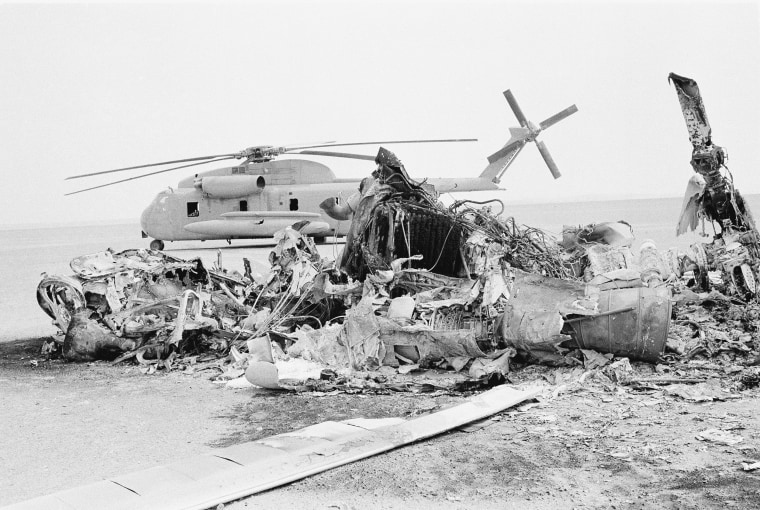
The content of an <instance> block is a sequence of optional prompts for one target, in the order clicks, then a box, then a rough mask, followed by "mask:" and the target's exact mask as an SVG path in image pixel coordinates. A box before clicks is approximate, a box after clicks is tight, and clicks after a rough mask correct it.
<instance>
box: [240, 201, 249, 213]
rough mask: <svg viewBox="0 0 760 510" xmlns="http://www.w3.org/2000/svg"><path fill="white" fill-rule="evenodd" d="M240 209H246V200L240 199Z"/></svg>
mask: <svg viewBox="0 0 760 510" xmlns="http://www.w3.org/2000/svg"><path fill="white" fill-rule="evenodd" d="M240 210H241V211H247V210H248V200H241V201H240Z"/></svg>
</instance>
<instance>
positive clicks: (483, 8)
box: [0, 1, 760, 225]
mask: <svg viewBox="0 0 760 510" xmlns="http://www.w3.org/2000/svg"><path fill="white" fill-rule="evenodd" d="M758 43H760V31H759V30H758V5H757V3H755V2H737V3H728V2H707V3H692V2H689V3H687V2H657V3H655V2H651V3H650V2H606V3H592V2H569V1H565V2H555V3H548V2H530V3H527V2H526V3H521V2H505V1H493V2H490V1H467V2H464V1H461V2H460V1H451V2H432V1H430V2H427V1H405V2H319V3H316V2H314V3H311V2H309V3H307V2H295V1H289V2H282V1H278V2H265V1H259V2H253V3H251V2H248V3H245V4H243V3H222V4H221V5H219V4H204V3H182V2H179V3H165V4H152V3H127V4H104V5H74V4H36V3H24V4H1V5H0V176H2V195H0V224H5V225H8V224H18V223H42V224H44V223H50V224H53V223H58V222H76V221H90V220H111V219H132V220H135V221H136V220H137V218H138V217H139V214H140V211H141V210H142V209H143V208H144V206H145V205H147V204H148V202H150V200H151V199H152V197H153V196H154V195H155V193H157V192H158V191H159V190H161V189H163V188H165V187H166V186H176V183H177V181H178V180H180V179H181V178H182V177H185V176H187V175H191V174H192V173H194V170H193V169H190V170H179V171H176V172H173V173H169V174H162V175H158V176H154V177H150V178H146V179H142V180H139V181H133V182H130V183H126V184H122V185H118V186H113V187H109V188H104V189H101V190H97V191H93V192H88V193H84V194H79V195H75V196H70V197H64V196H63V193H64V192H67V191H73V190H76V189H79V188H81V187H87V186H91V185H96V184H100V183H103V182H107V181H108V179H107V178H104V179H91V180H87V181H81V180H80V181H66V182H64V180H63V179H64V178H65V177H66V176H68V175H73V174H79V173H85V172H92V171H98V170H106V169H110V168H117V167H122V166H129V165H133V164H141V163H148V162H154V161H163V160H168V159H179V158H185V157H193V156H201V155H206V154H217V153H226V152H234V151H237V150H241V149H243V148H245V147H248V146H251V145H260V144H274V145H281V144H295V143H301V142H318V141H327V140H337V141H355V140H377V139H404V138H440V137H477V138H479V139H480V142H478V143H472V144H456V145H455V144H451V145H427V146H425V145H420V146H410V145H407V146H395V147H392V149H393V150H394V151H395V152H396V153H397V154H398V155H399V157H400V158H401V159H402V161H403V162H404V163H405V165H406V167H407V170H408V171H409V173H410V174H411V175H413V176H415V177H426V176H430V177H432V176H475V175H477V174H478V173H480V171H481V170H482V168H483V167H484V166H485V165H486V160H485V157H486V156H487V155H488V154H490V153H492V152H494V151H496V150H497V149H499V148H500V147H501V146H502V145H503V144H504V142H506V140H507V138H508V132H507V128H508V127H510V126H516V125H517V121H516V119H515V118H514V116H513V114H512V112H511V111H510V110H509V108H508V107H507V103H506V101H505V100H504V98H503V96H502V91H503V90H505V89H507V88H510V89H512V91H513V92H514V93H515V95H516V97H517V99H518V101H519V102H520V104H521V106H522V108H523V111H524V112H525V114H526V115H527V117H528V118H529V119H531V120H532V121H533V122H535V123H538V122H540V121H541V120H543V119H544V118H546V117H548V116H550V115H552V114H554V113H555V112H557V111H559V110H561V109H563V108H565V107H567V106H569V105H570V104H573V103H575V104H576V105H577V106H578V108H579V112H578V113H576V114H575V115H573V116H571V117H569V118H568V119H566V120H564V121H562V122H561V123H559V124H557V125H555V126H553V127H552V128H550V129H549V130H547V131H546V132H545V133H542V135H541V139H542V140H543V141H544V142H545V143H546V144H547V146H548V147H549V149H550V151H551V152H552V154H553V156H554V159H555V161H556V162H557V164H558V165H559V167H560V169H561V170H562V172H563V177H562V178H561V179H560V180H557V181H554V180H553V179H552V178H551V176H550V174H549V172H548V170H547V169H546V167H545V165H544V163H543V161H542V160H541V158H540V155H539V154H538V151H537V150H536V148H535V147H527V148H526V149H525V150H524V151H523V152H522V154H521V155H520V156H519V159H518V160H517V161H516V162H515V163H514V164H513V166H512V167H511V168H510V169H509V170H508V172H507V174H506V176H505V178H504V180H503V182H502V184H503V185H504V187H505V188H506V190H507V191H505V192H504V193H503V196H504V197H505V198H506V200H507V201H513V202H518V201H520V202H524V201H535V202H541V201H572V200H587V199H592V198H624V197H655V196H678V195H680V194H682V193H683V190H684V189H685V185H686V181H687V179H688V178H689V177H690V176H691V175H692V170H691V167H690V166H689V159H690V155H691V145H690V144H689V141H688V138H687V132H686V127H685V125H684V121H683V117H682V115H681V111H680V108H679V105H678V101H677V98H676V93H675V90H674V89H673V86H672V85H669V84H668V81H667V76H668V73H669V72H671V71H672V72H676V73H678V74H681V75H685V76H688V77H691V78H694V79H696V80H697V82H698V83H699V86H700V88H701V91H702V95H703V97H704V100H705V105H706V108H707V114H708V118H709V121H710V123H711V125H712V127H713V139H714V141H715V142H716V143H717V144H719V145H723V146H725V147H726V148H727V149H728V153H729V161H728V163H729V167H730V168H731V169H732V171H733V173H734V177H735V180H736V183H737V186H738V187H739V189H740V190H741V191H742V192H744V193H745V194H746V193H757V192H760V143H758V142H759V141H760V136H758V135H759V134H760V133H759V131H760V130H758V122H760V120H759V118H760V116H758V113H760V108H758V95H759V94H758V81H759V80H758V78H759V77H760V74H759V72H758V71H759V70H758ZM375 150H376V148H373V149H365V153H370V154H372V153H374V152H375ZM354 151H355V152H359V151H360V149H354ZM320 161H322V162H324V163H326V164H328V165H330V166H331V167H332V168H333V169H334V171H335V172H336V174H337V175H338V176H340V177H348V176H354V177H363V176H365V175H366V174H368V173H369V172H370V171H371V169H372V166H373V165H372V164H371V163H370V162H362V161H354V160H335V159H325V158H323V159H321V160H320ZM200 169H203V167H200ZM128 175H131V174H124V175H123V176H124V177H126V176H128ZM119 177H122V175H119V174H117V175H116V178H119Z"/></svg>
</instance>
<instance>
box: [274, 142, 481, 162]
mask: <svg viewBox="0 0 760 510" xmlns="http://www.w3.org/2000/svg"><path fill="white" fill-rule="evenodd" d="M477 141H478V139H477V138H446V139H440V140H380V141H377V142H351V143H331V144H324V145H308V146H304V147H292V148H290V149H288V150H287V152H290V151H296V150H300V149H319V148H321V147H345V146H347V145H383V144H391V143H448V142H477ZM373 159H374V158H373Z"/></svg>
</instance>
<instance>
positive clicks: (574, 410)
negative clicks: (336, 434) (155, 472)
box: [0, 341, 760, 509]
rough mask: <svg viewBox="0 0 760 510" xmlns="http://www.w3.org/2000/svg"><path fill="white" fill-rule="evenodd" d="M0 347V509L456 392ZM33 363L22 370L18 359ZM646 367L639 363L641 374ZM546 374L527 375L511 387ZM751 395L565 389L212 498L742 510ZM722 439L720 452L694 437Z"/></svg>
mask: <svg viewBox="0 0 760 510" xmlns="http://www.w3.org/2000/svg"><path fill="white" fill-rule="evenodd" d="M39 344H40V341H30V342H20V343H19V342H14V343H2V344H0V374H1V375H0V395H2V396H3V397H2V400H3V402H2V403H3V405H2V408H3V418H2V420H0V465H2V466H3V471H4V473H3V476H2V477H0V504H3V505H4V504H9V503H12V502H16V501H20V500H23V499H27V498H31V497H34V496H38V495H42V494H45V493H49V492H53V491H57V490H62V489H65V488H68V487H71V486H75V485H81V484H85V483H89V482H93V481H97V480H100V479H102V478H103V477H106V476H110V475H115V474H118V473H125V472H129V471H134V470H137V469H144V468H148V467H151V466H155V465H160V464H165V463H168V462H170V461H174V460H178V459H180V458H182V457H185V456H189V455H194V454H198V453H202V452H205V451H208V450H209V449H212V448H214V447H219V446H226V445H229V444H233V443H238V442H243V441H250V440H254V439H257V438H261V437H265V436H268V435H272V434H277V433H280V432H285V431H290V430H294V429H298V428H301V427H303V426H306V425H310V424H313V423H318V422H321V421H325V420H340V419H345V418H349V417H358V416H364V417H384V416H406V417H410V416H415V415H418V414H420V413H427V412H431V411H435V410H437V409H440V408H442V407H445V406H447V405H451V404H455V403H458V402H460V401H461V400H463V399H464V398H466V397H465V396H451V395H434V394H406V393H400V394H392V395H358V394H355V395H349V394H337V395H331V396H324V397H315V396H314V395H312V394H289V393H272V392H268V391H264V390H258V391H257V390H251V389H248V390H228V389H224V388H222V387H220V386H219V385H216V384H214V383H212V382H211V381H210V380H209V379H208V375H209V374H205V375H204V373H202V372H201V373H199V374H193V375H185V374H180V373H168V374H167V373H163V372H158V373H157V374H154V375H151V376H146V375H143V374H142V373H140V371H139V369H138V368H137V367H135V366H130V365H127V366H116V367H113V366H110V365H108V364H106V363H92V364H69V363H64V362H61V361H43V360H42V359H41V358H40V357H39V355H38V354H37V349H38V346H39ZM35 361H36V366H35V364H34V362H35ZM642 369H643V370H647V369H648V367H647V366H643V368H642ZM557 374H559V376H560V379H561V376H563V374H564V375H567V369H565V370H564V371H562V370H558V369H548V368H543V367H527V368H525V369H523V370H518V371H515V372H514V374H513V379H514V380H515V382H521V381H524V380H538V379H541V378H544V379H549V380H551V381H552V382H562V381H561V380H556V381H555V380H554V379H553V378H554V377H555V376H557ZM757 403H758V390H757V389H753V390H749V391H746V392H744V393H743V394H741V398H740V399H734V400H729V401H726V402H712V403H701V404H697V403H688V402H685V401H683V400H680V399H677V398H675V397H670V396H664V395H663V394H662V392H659V391H654V392H651V391H650V392H648V393H647V392H640V391H632V390H630V389H626V388H624V387H617V388H616V389H615V390H614V391H613V392H606V391H601V390H599V389H597V388H595V387H586V386H580V387H578V386H577V385H575V386H573V385H570V386H567V391H566V392H560V393H559V395H558V396H557V397H556V398H554V399H550V400H548V401H543V402H541V403H539V405H538V406H534V407H532V408H530V409H528V410H526V411H525V412H519V411H516V410H511V411H508V412H506V413H502V414H501V415H499V416H497V417H496V418H495V419H494V420H491V421H488V422H487V423H488V426H486V427H484V428H482V429H480V430H477V431H474V432H462V431H455V432H452V433H449V434H445V435H443V436H441V437H438V438H434V439H432V440H429V441H425V442H422V443H419V444H416V445H412V446H409V447H406V448H402V449H399V450H396V451H392V452H390V453H387V454H385V455H381V456H378V457H374V458H371V459H367V460H364V461H361V462H357V463H354V464H350V465H348V466H344V467H340V468H338V469H335V470H333V471H329V472H326V473H323V474H320V475H316V476H313V477H311V478H307V479H305V480H302V481H300V482H296V483H294V484H291V485H289V486H287V487H283V488H280V489H276V490H272V491H269V492H267V493H264V494H260V495H257V496H253V497H250V498H247V499H245V500H242V501H239V502H236V503H232V504H228V505H227V507H228V508H274V507H278V508H356V509H359V508H362V509H363V508H402V507H410V506H415V507H419V508H504V507H505V506H510V507H512V506H513V507H519V508H540V509H544V508H545V509H549V508H613V507H614V508H685V509H689V508H694V509H696V508H724V507H728V508H757V507H758V506H760V472H744V471H742V470H741V465H740V463H741V462H742V461H746V460H760V432H759V431H760V427H758V425H760V423H759V422H760V418H759V417H758V416H757V413H756V409H757ZM710 428H722V429H724V430H730V431H731V432H732V433H734V434H738V435H741V436H742V437H743V438H744V440H743V442H741V443H739V444H737V445H734V446H725V445H719V444H715V443H709V442H702V441H699V440H697V439H696V438H695V435H697V434H698V433H699V432H701V431H704V430H706V429H710Z"/></svg>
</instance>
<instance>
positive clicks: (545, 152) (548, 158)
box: [536, 141, 562, 179]
mask: <svg viewBox="0 0 760 510" xmlns="http://www.w3.org/2000/svg"><path fill="white" fill-rule="evenodd" d="M536 146H537V147H538V152H540V153H541V156H542V157H543V158H544V161H545V162H546V166H548V167H549V171H550V172H551V173H552V175H553V176H554V178H555V179H559V178H560V177H561V176H562V174H561V173H560V171H559V168H557V164H556V163H555V162H554V159H553V158H552V155H551V154H549V149H547V148H546V145H545V144H544V142H539V141H536Z"/></svg>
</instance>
